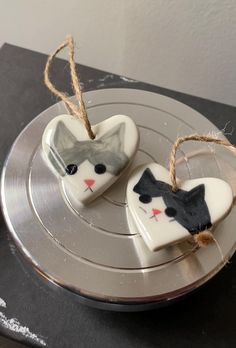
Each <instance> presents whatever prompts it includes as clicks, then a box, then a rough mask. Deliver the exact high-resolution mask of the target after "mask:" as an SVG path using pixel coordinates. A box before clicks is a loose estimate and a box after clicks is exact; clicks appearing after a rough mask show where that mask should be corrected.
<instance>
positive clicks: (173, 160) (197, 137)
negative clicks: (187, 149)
mask: <svg viewBox="0 0 236 348" xmlns="http://www.w3.org/2000/svg"><path fill="white" fill-rule="evenodd" d="M186 141H200V142H205V143H214V144H218V145H221V146H224V147H225V148H226V149H228V150H230V151H232V152H233V153H234V155H236V147H235V146H234V145H233V144H231V143H230V142H228V141H225V140H222V139H218V138H216V137H211V136H208V135H198V134H192V135H186V136H184V137H179V138H177V140H176V141H175V143H174V145H173V146H172V149H171V153H170V160H169V171H170V180H171V185H172V191H173V192H176V191H177V190H178V184H177V179H176V153H177V149H178V148H179V146H180V145H181V144H183V143H184V142H186Z"/></svg>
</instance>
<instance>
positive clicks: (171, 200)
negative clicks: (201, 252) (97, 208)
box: [127, 163, 233, 251]
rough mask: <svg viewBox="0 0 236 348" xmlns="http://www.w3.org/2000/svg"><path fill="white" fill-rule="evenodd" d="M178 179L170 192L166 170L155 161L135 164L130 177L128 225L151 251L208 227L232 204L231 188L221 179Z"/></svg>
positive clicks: (170, 187) (219, 218)
mask: <svg viewBox="0 0 236 348" xmlns="http://www.w3.org/2000/svg"><path fill="white" fill-rule="evenodd" d="M177 182H178V187H179V189H178V190H177V191H176V192H173V191H172V186H171V181H170V176H169V171H168V170H167V169H166V168H164V167H162V166H161V165H159V164H156V163H151V164H148V165H145V166H141V167H138V168H137V169H136V170H135V171H134V172H133V173H132V175H131V177H130V179H129V182H128V186H127V203H128V216H129V219H128V221H130V216H131V218H132V221H131V222H130V223H129V226H130V228H132V227H133V228H134V226H135V227H136V229H137V230H138V231H139V233H140V234H141V236H142V237H143V239H144V241H145V242H146V244H147V246H148V247H149V248H150V249H151V250H152V251H156V250H159V249H161V248H164V247H167V246H170V245H173V244H176V243H179V242H180V241H182V240H184V239H187V238H190V237H191V236H192V235H194V234H196V233H199V232H200V231H204V230H207V229H210V228H211V227H212V226H213V225H214V224H215V223H217V222H218V221H219V220H221V219H222V218H224V217H225V216H226V215H227V214H228V213H229V212H230V209H231V207H232V204H233V192H232V189H231V187H230V186H229V184H228V183H226V182H225V181H223V180H221V179H217V178H199V179H192V180H185V181H180V180H178V181H177Z"/></svg>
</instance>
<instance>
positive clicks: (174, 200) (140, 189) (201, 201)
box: [133, 168, 212, 234]
mask: <svg viewBox="0 0 236 348" xmlns="http://www.w3.org/2000/svg"><path fill="white" fill-rule="evenodd" d="M133 191H134V192H136V193H138V194H139V195H140V197H141V196H150V197H162V198H163V200H164V202H165V204H166V207H167V208H172V210H173V211H174V209H175V211H176V213H175V216H174V219H175V220H176V221H177V222H178V223H179V224H181V225H182V226H183V227H184V228H186V229H187V230H188V231H189V232H190V233H191V234H195V233H197V232H200V231H204V230H206V229H208V228H210V227H211V226H212V224H211V218H210V214H209V210H208V207H207V204H206V201H205V186H204V184H201V185H198V186H196V187H194V188H193V189H192V190H190V191H184V190H181V189H179V190H178V191H177V192H173V191H172V189H171V186H170V185H169V184H167V183H165V182H163V181H159V180H156V179H155V177H154V176H153V174H152V172H151V170H150V169H149V168H147V169H146V170H145V171H144V173H143V175H142V177H141V179H140V180H139V182H138V183H137V184H136V185H135V186H134V188H133ZM155 208H158V207H155Z"/></svg>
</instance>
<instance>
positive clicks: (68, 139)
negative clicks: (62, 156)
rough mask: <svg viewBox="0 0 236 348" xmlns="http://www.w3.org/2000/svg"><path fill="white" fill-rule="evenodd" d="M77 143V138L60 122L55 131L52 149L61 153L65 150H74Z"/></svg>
mask: <svg viewBox="0 0 236 348" xmlns="http://www.w3.org/2000/svg"><path fill="white" fill-rule="evenodd" d="M76 142H77V140H76V137H75V136H74V135H73V134H72V133H71V132H70V131H69V129H68V128H67V127H66V126H65V124H64V123H63V122H62V121H59V122H58V124H57V126H56V129H55V131H54V135H53V138H52V144H51V147H52V148H53V149H54V150H56V151H57V152H59V153H60V152H62V151H63V150H65V149H68V148H72V147H73V146H74V144H75V143H76Z"/></svg>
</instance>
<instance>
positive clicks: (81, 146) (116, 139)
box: [48, 121, 129, 176]
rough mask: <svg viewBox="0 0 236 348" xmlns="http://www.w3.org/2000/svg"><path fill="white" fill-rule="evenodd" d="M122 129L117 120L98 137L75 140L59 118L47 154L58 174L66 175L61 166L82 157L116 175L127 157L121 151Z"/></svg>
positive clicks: (123, 131)
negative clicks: (89, 139) (96, 138)
mask: <svg viewBox="0 0 236 348" xmlns="http://www.w3.org/2000/svg"><path fill="white" fill-rule="evenodd" d="M124 133H125V123H121V124H119V125H117V126H115V127H113V128H112V129H111V130H109V131H108V132H107V133H105V134H104V135H103V136H102V137H101V138H100V139H98V140H92V141H78V140H77V139H76V137H75V136H74V135H73V134H72V133H71V132H70V131H69V129H68V128H67V127H66V126H65V124H64V123H63V122H62V121H59V122H58V124H57V127H56V130H55V132H54V136H53V139H52V144H51V146H50V152H49V154H48V158H49V160H50V162H51V163H52V165H53V166H54V168H55V169H56V170H57V172H58V173H59V174H60V175H61V176H65V175H66V172H65V169H66V167H67V166H68V165H69V164H76V165H77V166H78V167H79V165H80V164H81V163H83V162H84V161H86V160H88V161H89V162H90V163H91V164H93V165H94V166H95V165H96V164H104V165H105V166H106V170H107V171H108V172H109V173H111V174H113V175H119V174H120V172H121V171H122V170H123V168H124V167H125V166H126V165H127V163H128V161H129V159H128V157H127V155H126V154H125V152H124V146H123V140H124Z"/></svg>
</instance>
